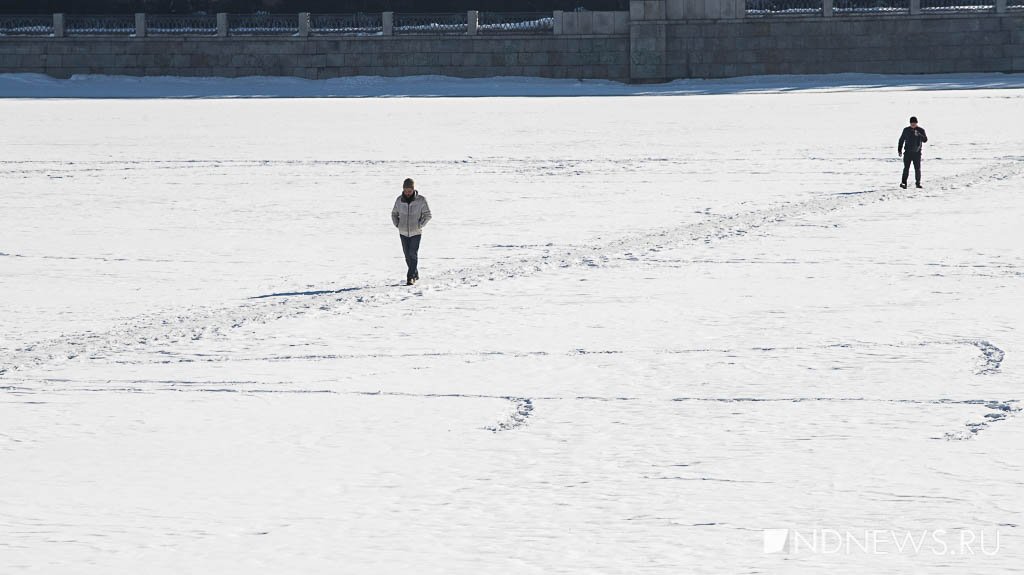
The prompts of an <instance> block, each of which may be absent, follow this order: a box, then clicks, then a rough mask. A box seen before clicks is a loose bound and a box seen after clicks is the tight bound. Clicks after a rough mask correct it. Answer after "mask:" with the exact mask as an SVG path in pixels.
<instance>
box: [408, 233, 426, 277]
mask: <svg viewBox="0 0 1024 575" xmlns="http://www.w3.org/2000/svg"><path fill="white" fill-rule="evenodd" d="M422 237H423V236H422V235H418V236H412V237H410V238H409V253H408V255H406V261H407V262H408V263H409V277H410V278H412V279H414V280H418V279H420V270H418V269H417V266H418V264H419V260H420V257H419V254H420V238H422Z"/></svg>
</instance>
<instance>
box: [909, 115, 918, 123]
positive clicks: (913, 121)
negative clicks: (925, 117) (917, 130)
mask: <svg viewBox="0 0 1024 575" xmlns="http://www.w3.org/2000/svg"><path fill="white" fill-rule="evenodd" d="M910 123H911V124H916V123H917V116H911V117H910Z"/></svg>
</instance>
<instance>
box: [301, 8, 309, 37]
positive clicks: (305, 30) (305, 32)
mask: <svg viewBox="0 0 1024 575" xmlns="http://www.w3.org/2000/svg"><path fill="white" fill-rule="evenodd" d="M299 36H301V37H303V38H305V37H306V36H309V12H299Z"/></svg>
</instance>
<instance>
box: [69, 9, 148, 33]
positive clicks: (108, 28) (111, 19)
mask: <svg viewBox="0 0 1024 575" xmlns="http://www.w3.org/2000/svg"><path fill="white" fill-rule="evenodd" d="M64 32H65V34H67V35H68V36H89V35H98V36H128V35H131V34H134V33H135V16H134V15H131V14H109V15H108V14H96V15H88V14H69V15H68V16H67V19H66V20H65V21H64Z"/></svg>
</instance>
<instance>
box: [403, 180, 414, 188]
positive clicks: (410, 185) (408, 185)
mask: <svg viewBox="0 0 1024 575" xmlns="http://www.w3.org/2000/svg"><path fill="white" fill-rule="evenodd" d="M402 187H403V188H415V187H416V182H413V181H412V178H406V179H405V181H404V182H402Z"/></svg>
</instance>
